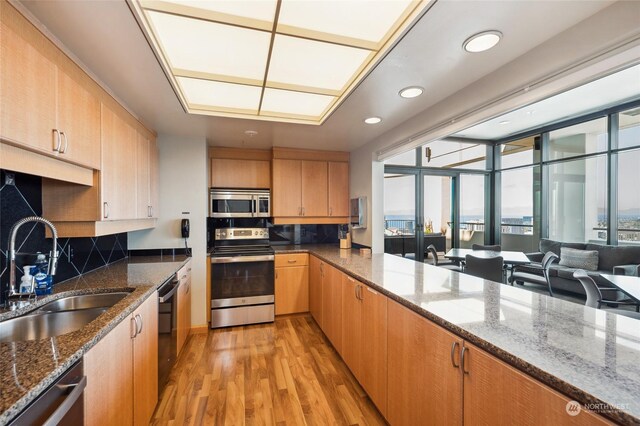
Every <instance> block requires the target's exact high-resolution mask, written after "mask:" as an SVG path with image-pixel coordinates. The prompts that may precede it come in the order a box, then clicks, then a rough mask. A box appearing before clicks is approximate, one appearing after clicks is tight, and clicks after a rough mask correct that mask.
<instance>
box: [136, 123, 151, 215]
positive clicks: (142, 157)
mask: <svg viewBox="0 0 640 426" xmlns="http://www.w3.org/2000/svg"><path fill="white" fill-rule="evenodd" d="M137 138H138V140H137V143H136V163H137V167H136V199H137V202H136V217H137V218H139V219H144V218H148V217H150V216H151V209H150V206H151V200H150V198H151V194H150V190H151V183H150V182H151V163H150V161H149V157H150V144H149V139H147V138H146V137H145V136H144V135H143V134H141V133H138V134H137Z"/></svg>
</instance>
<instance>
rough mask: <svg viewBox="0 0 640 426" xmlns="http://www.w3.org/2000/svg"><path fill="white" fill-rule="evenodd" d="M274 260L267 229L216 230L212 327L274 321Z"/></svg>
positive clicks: (212, 261)
mask: <svg viewBox="0 0 640 426" xmlns="http://www.w3.org/2000/svg"><path fill="white" fill-rule="evenodd" d="M274 259H275V256H274V251H273V249H272V248H271V246H270V245H269V229H267V228H222V229H216V230H215V234H214V242H213V250H212V251H211V328H218V327H230V326H235V325H243V324H256V323H263V322H272V321H273V318H274V287H275V285H274Z"/></svg>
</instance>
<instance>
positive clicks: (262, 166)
mask: <svg viewBox="0 0 640 426" xmlns="http://www.w3.org/2000/svg"><path fill="white" fill-rule="evenodd" d="M209 186H211V187H212V188H256V189H268V188H271V165H270V163H269V161H263V160H238V159H227V158H212V159H211V180H210V185H209Z"/></svg>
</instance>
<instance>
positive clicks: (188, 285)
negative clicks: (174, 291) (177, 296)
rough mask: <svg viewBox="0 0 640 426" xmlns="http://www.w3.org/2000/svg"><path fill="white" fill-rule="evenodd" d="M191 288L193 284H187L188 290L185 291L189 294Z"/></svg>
mask: <svg viewBox="0 0 640 426" xmlns="http://www.w3.org/2000/svg"><path fill="white" fill-rule="evenodd" d="M189 290H191V284H187V290H186V291H185V293H186V294H189Z"/></svg>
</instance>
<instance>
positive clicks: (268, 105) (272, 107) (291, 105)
mask: <svg viewBox="0 0 640 426" xmlns="http://www.w3.org/2000/svg"><path fill="white" fill-rule="evenodd" d="M335 99H336V98H335V97H333V96H325V95H317V94H313V93H302V92H293V91H290V90H279V89H270V88H267V89H265V90H264V98H263V99H262V108H261V111H260V114H261V115H270V113H275V114H277V115H280V114H287V115H293V116H308V117H314V118H318V117H320V116H321V115H322V114H323V113H324V112H325V111H326V109H327V108H329V106H331V103H332V102H333V101H335Z"/></svg>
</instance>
